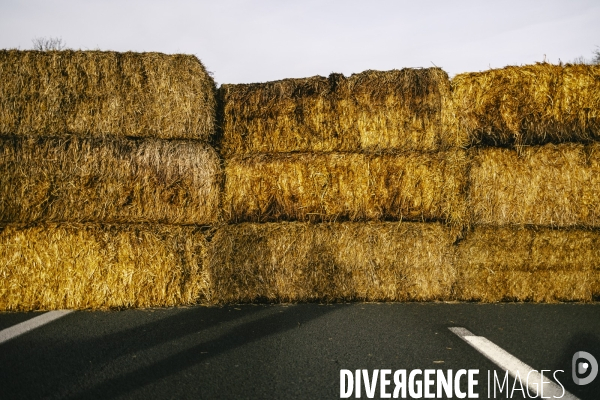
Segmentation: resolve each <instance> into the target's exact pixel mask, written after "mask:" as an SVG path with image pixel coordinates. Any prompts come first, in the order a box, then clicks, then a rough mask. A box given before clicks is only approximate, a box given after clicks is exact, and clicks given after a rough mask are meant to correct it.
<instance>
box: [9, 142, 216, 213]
mask: <svg viewBox="0 0 600 400" xmlns="http://www.w3.org/2000/svg"><path fill="white" fill-rule="evenodd" d="M220 179H221V178H220V161H219V158H218V156H217V154H216V153H215V151H214V150H213V149H211V148H210V147H209V146H208V145H205V144H202V143H199V142H195V141H163V140H154V139H144V140H131V139H124V138H120V139H108V138H81V137H76V136H75V137H69V138H66V137H60V138H59V137H55V138H42V137H33V138H32V137H17V136H13V137H8V136H6V137H0V222H33V221H46V222H48V221H55V222H59V221H63V222H64V221H71V222H84V221H90V222H107V223H113V222H162V223H172V224H210V223H213V222H215V221H217V219H218V212H219V190H220Z"/></svg>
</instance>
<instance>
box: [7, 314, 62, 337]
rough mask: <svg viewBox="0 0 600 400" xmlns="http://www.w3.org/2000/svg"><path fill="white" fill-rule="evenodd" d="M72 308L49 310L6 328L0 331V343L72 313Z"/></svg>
mask: <svg viewBox="0 0 600 400" xmlns="http://www.w3.org/2000/svg"><path fill="white" fill-rule="evenodd" d="M71 311H72V310H58V311H49V312H47V313H44V314H42V315H40V316H39V317H35V318H31V319H28V320H27V321H25V322H21V323H20V324H17V325H14V326H11V327H10V328H6V329H4V330H1V331H0V344H1V343H4V342H7V341H9V340H11V339H13V338H15V337H17V336H19V335H22V334H24V333H26V332H29V331H31V330H33V329H35V328H38V327H40V326H42V325H46V324H47V323H48V322H52V321H54V320H55V319H58V318H60V317H63V316H65V315H67V314H68V313H70V312H71Z"/></svg>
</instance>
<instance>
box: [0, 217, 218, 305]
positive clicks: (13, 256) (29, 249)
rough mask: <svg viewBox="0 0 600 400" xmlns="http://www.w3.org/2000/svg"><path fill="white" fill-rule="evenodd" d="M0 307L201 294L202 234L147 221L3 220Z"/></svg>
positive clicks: (180, 300)
mask: <svg viewBox="0 0 600 400" xmlns="http://www.w3.org/2000/svg"><path fill="white" fill-rule="evenodd" d="M1 229H2V230H1V231H0V310H12V311H26V310H50V309H61V308H70V309H84V308H91V309H95V308H109V307H151V306H173V305H180V304H190V303H195V302H197V301H199V300H201V299H203V296H204V293H205V292H206V285H207V280H206V278H205V277H204V276H203V274H202V258H203V256H204V253H205V250H206V239H205V236H204V234H203V233H202V232H201V231H199V230H198V229H196V228H191V227H178V226H153V225H139V226H135V225H120V226H106V225H79V224H77V225H69V224H66V225H64V224H63V225H38V226H30V227H18V226H6V227H2V228H1Z"/></svg>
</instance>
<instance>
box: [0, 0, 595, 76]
mask: <svg viewBox="0 0 600 400" xmlns="http://www.w3.org/2000/svg"><path fill="white" fill-rule="evenodd" d="M34 37H61V38H62V39H63V40H64V41H65V42H66V44H67V46H68V47H70V48H74V49H101V50H117V51H127V50H132V51H159V52H164V53H187V54H195V55H197V56H198V58H200V59H201V60H202V62H203V63H204V65H205V66H206V67H207V68H208V69H209V70H210V71H212V72H213V74H214V77H215V80H216V81H217V82H218V83H219V84H220V83H242V82H244V83H249V82H263V81H269V80H277V79H282V78H295V77H306V76H313V75H328V74H329V73H331V72H342V73H344V74H346V75H350V74H352V73H355V72H361V71H363V70H366V69H377V70H389V69H394V68H403V67H430V66H432V65H437V66H439V67H442V68H444V69H445V70H446V71H447V72H448V73H449V74H450V75H454V74H456V73H460V72H467V71H480V70H486V69H488V68H490V67H491V68H499V67H503V66H505V65H520V64H529V63H534V62H536V61H542V60H544V56H545V57H546V60H548V61H550V62H555V63H556V62H558V61H559V59H560V60H562V61H563V62H564V61H571V60H573V59H575V58H576V57H579V56H585V57H586V58H590V57H591V56H592V51H593V50H595V49H598V47H597V46H599V45H600V1H598V0H569V1H563V0H546V1H532V0H506V1H503V0H494V1H483V0H479V1H469V0H464V1H442V0H428V1H417V0H412V1H391V0H390V1H387V0H369V1H354V0H352V1H341V0H339V1H333V0H332V1H328V0H321V1H314V0H310V1H308V0H295V1H291V0H290V1H286V0H255V1H253V0H231V1H228V0H212V1H186V0H180V1H177V0H169V1H158V0H143V1H142V0H139V1H126V0H115V1H112V0H103V1H85V0H61V1H52V0H33V1H32V0H30V1H13V0H0V48H20V49H30V48H31V47H32V42H31V40H32V39H33V38H34Z"/></svg>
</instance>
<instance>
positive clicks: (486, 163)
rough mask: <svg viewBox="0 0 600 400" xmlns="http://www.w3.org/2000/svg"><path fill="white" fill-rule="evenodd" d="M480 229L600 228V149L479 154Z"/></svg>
mask: <svg viewBox="0 0 600 400" xmlns="http://www.w3.org/2000/svg"><path fill="white" fill-rule="evenodd" d="M469 208H470V209H471V210H472V213H473V222H474V223H476V224H493V225H509V224H528V225H546V226H557V227H567V226H588V227H599V226H600V143H594V144H590V145H582V144H573V143H564V144H560V145H553V144H548V145H545V146H542V147H528V148H524V149H522V150H521V151H520V154H519V153H518V152H517V151H516V150H508V149H495V148H486V149H477V150H474V156H473V163H472V166H471V172H470V182H469Z"/></svg>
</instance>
